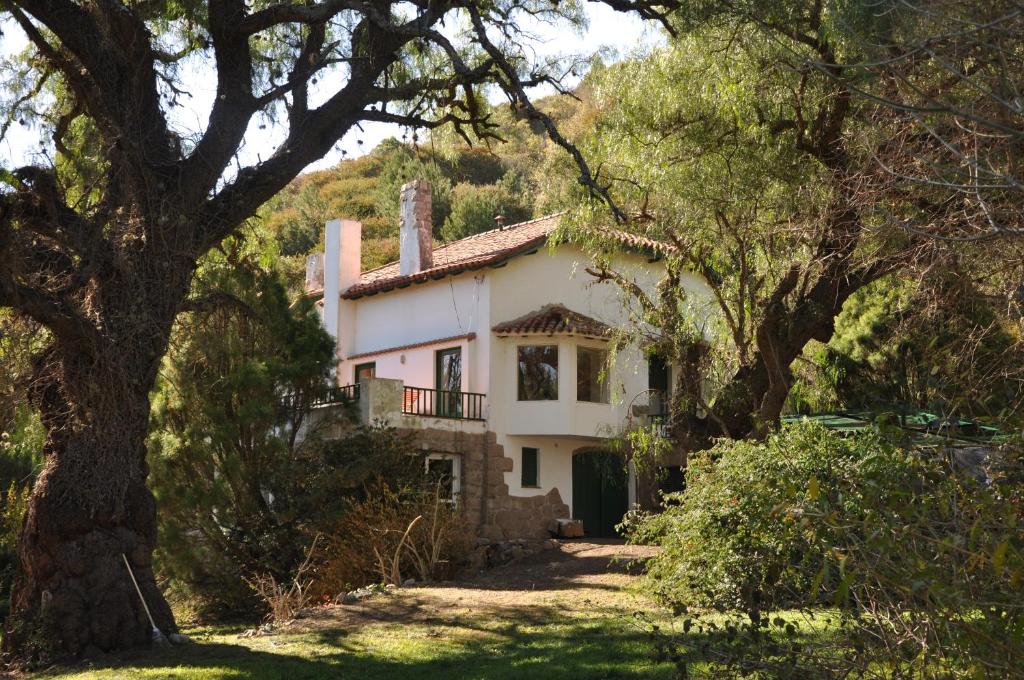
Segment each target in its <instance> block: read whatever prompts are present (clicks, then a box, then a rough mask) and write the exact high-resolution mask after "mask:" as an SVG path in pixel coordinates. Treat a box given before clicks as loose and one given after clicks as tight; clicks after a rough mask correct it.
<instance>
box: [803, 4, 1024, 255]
mask: <svg viewBox="0 0 1024 680" xmlns="http://www.w3.org/2000/svg"><path fill="white" fill-rule="evenodd" d="M855 7H856V5H855ZM859 12H860V14H861V16H855V17H852V18H851V20H848V21H843V22H837V25H836V29H837V34H838V36H839V39H840V40H843V41H844V42H846V43H848V44H850V45H851V46H853V47H854V48H855V51H851V54H850V57H849V58H848V59H847V61H846V62H845V63H842V64H831V63H826V62H823V61H822V60H820V59H814V58H812V59H809V60H807V61H806V63H807V65H808V66H810V67H812V68H814V69H816V70H819V71H820V72H821V73H822V74H825V75H827V76H828V77H831V78H834V79H836V80H837V81H841V82H843V83H844V84H845V85H846V86H847V87H848V88H849V92H850V93H851V95H852V96H853V97H855V98H858V99H860V100H861V101H862V102H864V103H865V105H866V106H868V107H869V108H871V109H872V110H871V116H872V118H873V120H874V121H876V122H880V123H881V124H882V126H884V128H885V129H886V131H887V133H888V135H889V139H888V142H887V143H886V144H884V145H880V146H879V147H878V149H877V152H876V154H875V157H876V160H877V162H878V165H879V166H880V167H881V168H882V169H883V171H884V172H885V173H886V176H887V177H886V179H887V181H889V182H890V183H892V184H893V185H895V186H896V187H898V195H899V196H900V197H901V198H902V200H897V201H893V202H892V204H891V206H890V208H889V211H890V214H889V218H890V223H891V224H892V225H893V226H896V227H898V228H901V229H906V230H909V231H912V232H915V233H919V234H925V235H928V236H933V237H938V238H942V239H946V240H951V241H960V242H966V241H977V240H989V239H994V238H1000V237H1004V238H1005V237H1013V236H1017V237H1019V236H1021V235H1024V213H1022V212H1021V210H1020V203H1021V200H1022V198H1024V174H1022V173H1024V171H1022V169H1021V166H1020V163H1019V162H1018V158H1019V156H1020V140H1021V139H1022V138H1024V109H1022V107H1021V92H1022V90H1024V55H1022V54H1021V52H1020V50H1019V49H1018V48H1019V45H1020V44H1021V41H1022V40H1024V12H1022V11H1021V7H1020V4H1019V3H1017V2H1014V1H1013V0H994V1H993V2H957V1H956V0H938V1H937V2H927V3H925V2H883V3H882V4H879V5H866V4H865V5H864V6H863V7H862V8H860V9H859ZM868 16H870V17H871V20H865V17H868Z"/></svg>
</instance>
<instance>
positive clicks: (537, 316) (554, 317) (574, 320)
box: [491, 304, 612, 338]
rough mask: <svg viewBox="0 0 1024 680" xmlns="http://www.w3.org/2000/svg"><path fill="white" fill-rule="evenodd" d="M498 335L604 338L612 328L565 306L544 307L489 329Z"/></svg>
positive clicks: (609, 333)
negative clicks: (557, 335)
mask: <svg viewBox="0 0 1024 680" xmlns="http://www.w3.org/2000/svg"><path fill="white" fill-rule="evenodd" d="M491 330H492V331H494V332H495V333H497V334H498V335H527V334H531V335H533V334H536V335H555V334H556V333H557V334H559V335H585V336H588V337H592V338H605V337H608V336H609V335H611V332H612V327H611V326H609V325H608V324H606V323H603V322H601V321H598V320H597V319H592V318H590V317H589V316H585V315H583V314H580V313H579V312H574V311H572V310H571V309H569V308H568V307H566V306H565V305H557V304H555V305H544V306H543V307H541V308H540V309H538V310H537V311H535V312H530V313H529V314H524V315H523V316H521V317H519V318H517V319H512V320H511V321H505V322H503V323H499V324H498V325H497V326H495V327H494V328H492V329H491Z"/></svg>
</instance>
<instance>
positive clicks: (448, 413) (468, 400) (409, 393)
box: [402, 386, 487, 420]
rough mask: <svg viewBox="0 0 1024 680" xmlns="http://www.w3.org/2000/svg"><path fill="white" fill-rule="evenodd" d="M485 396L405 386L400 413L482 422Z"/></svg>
mask: <svg viewBox="0 0 1024 680" xmlns="http://www.w3.org/2000/svg"><path fill="white" fill-rule="evenodd" d="M486 396H487V395H484V394H479V393H477V392H453V391H449V390H434V389H430V388H429V387H408V386H407V387H406V388H405V394H403V396H402V413H404V414H406V415H410V416H431V417H434V418H456V419H459V420H483V419H484V398H485V397H486Z"/></svg>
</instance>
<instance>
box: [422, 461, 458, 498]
mask: <svg viewBox="0 0 1024 680" xmlns="http://www.w3.org/2000/svg"><path fill="white" fill-rule="evenodd" d="M426 468H427V475H428V476H429V477H431V478H432V479H433V480H434V481H436V482H437V483H438V484H440V485H441V495H442V496H444V497H445V498H447V499H449V500H450V501H452V502H453V503H454V502H455V501H456V500H457V499H458V497H459V492H460V491H461V490H462V469H461V468H462V458H461V456H459V455H458V454H456V453H431V454H430V455H428V456H427V460H426Z"/></svg>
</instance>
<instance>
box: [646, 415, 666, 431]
mask: <svg viewBox="0 0 1024 680" xmlns="http://www.w3.org/2000/svg"><path fill="white" fill-rule="evenodd" d="M647 417H648V419H649V420H650V422H651V427H652V428H654V431H655V432H656V433H657V435H658V436H659V437H668V414H667V413H651V414H649V415H648V416H647Z"/></svg>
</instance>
